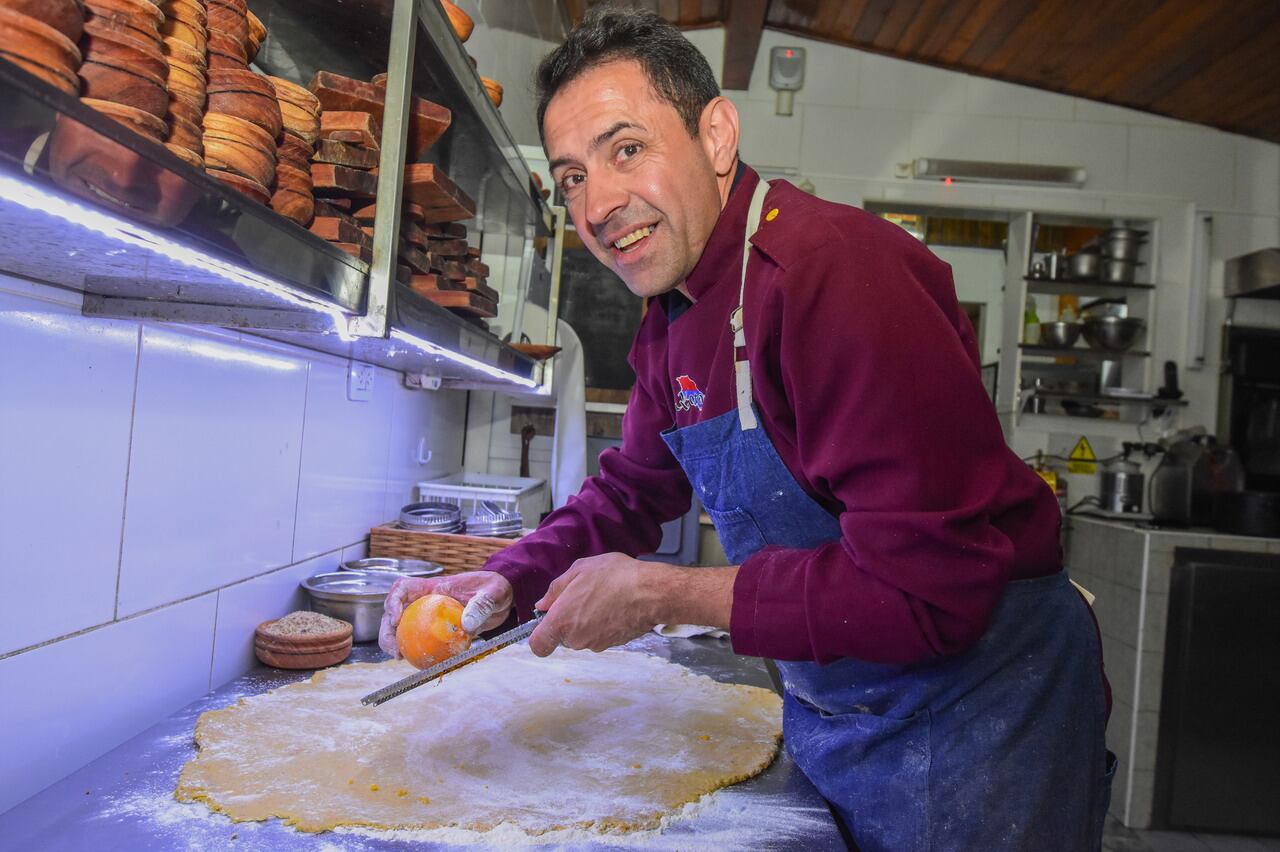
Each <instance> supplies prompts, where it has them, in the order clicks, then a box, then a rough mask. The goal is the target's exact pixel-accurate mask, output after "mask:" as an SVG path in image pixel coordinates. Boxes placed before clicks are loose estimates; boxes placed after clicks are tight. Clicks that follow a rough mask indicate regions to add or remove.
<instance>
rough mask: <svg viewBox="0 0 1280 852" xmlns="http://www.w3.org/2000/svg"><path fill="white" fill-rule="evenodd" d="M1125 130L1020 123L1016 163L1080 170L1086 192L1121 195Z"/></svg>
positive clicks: (1080, 124) (1061, 123)
mask: <svg viewBox="0 0 1280 852" xmlns="http://www.w3.org/2000/svg"><path fill="white" fill-rule="evenodd" d="M1128 157H1129V128H1128V127H1126V126H1124V125H1118V124H1097V123H1094V124H1090V123H1086V122H1071V121H1045V120H1039V119H1024V120H1023V121H1021V122H1020V123H1019V126H1018V161H1019V162H1022V163H1040V164H1044V165H1054V166H1083V167H1084V168H1086V169H1088V172H1089V176H1088V179H1087V180H1086V182H1085V187H1084V188H1085V189H1086V190H1087V191H1089V192H1107V191H1110V192H1123V191H1124V188H1125V175H1126V172H1127V168H1128Z"/></svg>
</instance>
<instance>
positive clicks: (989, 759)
mask: <svg viewBox="0 0 1280 852" xmlns="http://www.w3.org/2000/svg"><path fill="white" fill-rule="evenodd" d="M767 189H768V184H767V183H766V182H765V181H763V180H762V181H760V184H759V186H758V187H757V188H756V195H755V197H754V198H753V199H752V205H751V212H750V214H749V217H748V220H747V222H748V234H747V237H748V239H749V238H750V236H751V234H752V233H754V230H755V225H756V223H758V222H759V221H760V210H761V207H762V205H763V203H764V195H765V193H766V192H767ZM749 256H750V243H749V242H746V243H744V248H743V272H742V278H743V282H742V286H743V289H744V291H745V286H746V265H747V259H748V258H749ZM730 326H731V328H732V330H733V333H734V344H735V346H736V347H737V351H738V356H737V357H740V358H742V359H743V360H741V361H738V362H737V364H736V369H735V378H736V383H737V409H736V410H733V411H729V412H726V413H725V414H723V415H720V416H719V417H715V418H712V419H710V420H706V421H704V422H702V423H697V424H695V425H692V426H687V427H685V428H682V429H675V428H674V427H673V429H672V430H670V431H668V432H667V433H665V434H664V438H665V439H666V442H667V445H668V446H669V447H670V448H671V452H672V453H673V454H674V455H675V457H676V459H677V460H678V461H679V463H680V465H681V467H683V468H684V471H685V473H686V474H687V475H688V477H689V481H690V483H691V484H692V485H693V488H694V491H695V493H696V494H697V495H698V499H700V500H701V501H702V504H703V505H704V506H705V507H706V510H707V513H708V514H709V515H710V516H711V519H712V521H713V522H714V523H715V526H716V531H717V532H718V533H719V536H720V541H721V543H722V544H723V545H724V550H725V553H726V554H727V555H728V557H729V559H730V561H731V562H733V563H734V564H740V563H741V562H743V561H744V560H745V559H746V558H747V557H749V556H751V555H752V554H753V553H755V552H756V551H757V550H759V549H760V548H762V547H764V546H766V545H780V546H783V547H790V548H814V547H817V546H819V545H822V544H825V543H827V542H830V541H835V540H837V539H839V538H840V537H841V531H840V525H839V523H838V522H837V520H836V518H835V517H833V516H832V515H831V514H830V513H828V512H827V511H826V510H825V509H824V508H823V507H822V506H821V505H819V504H818V503H817V502H816V501H814V500H813V499H812V498H811V497H810V496H809V495H808V494H806V493H805V491H804V490H803V489H802V488H801V487H800V485H799V484H798V483H797V482H796V480H795V478H794V477H793V476H792V475H791V473H790V471H788V470H787V468H786V465H785V464H784V463H783V462H782V460H781V458H779V456H778V453H777V451H776V450H775V449H774V446H773V443H772V442H771V441H770V440H769V437H768V435H766V434H765V432H764V430H763V429H761V428H759V420H758V417H757V412H756V410H755V408H754V404H753V402H752V392H751V372H750V365H749V364H748V363H747V362H746V360H745V358H746V356H745V352H746V349H745V346H746V335H745V331H744V329H743V323H742V298H741V294H740V295H739V302H738V308H737V309H736V310H735V311H734V312H733V314H732V316H731V319H730ZM1098 659H1099V648H1098V640H1097V635H1096V632H1095V629H1094V625H1093V621H1092V618H1091V617H1090V615H1089V613H1088V610H1087V605H1086V604H1085V602H1084V601H1083V599H1082V598H1081V597H1080V595H1079V594H1078V593H1077V592H1076V591H1075V589H1074V588H1073V587H1072V586H1071V584H1070V582H1069V581H1068V579H1067V576H1066V572H1065V571H1063V572H1060V573H1058V574H1055V575H1053V576H1049V577H1042V578H1037V579H1032V580H1019V581H1015V582H1012V583H1010V584H1009V585H1008V587H1007V590H1006V592H1005V595H1004V598H1003V599H1002V601H1001V602H1000V604H999V605H998V606H997V608H996V610H995V613H994V617H993V619H992V623H991V626H990V627H989V628H988V630H987V632H986V634H985V635H984V636H983V637H982V639H981V640H979V641H978V643H977V644H976V645H975V646H974V647H973V648H971V649H969V650H968V651H965V652H964V653H961V654H958V655H955V656H951V657H946V658H940V659H935V660H930V661H926V662H922V663H919V664H914V665H908V666H899V665H884V664H877V663H868V662H862V661H860V660H856V659H852V658H843V659H840V660H837V661H835V662H832V663H829V664H827V665H819V664H817V663H813V662H783V661H779V662H778V664H777V665H778V669H779V670H780V672H781V675H782V679H783V683H784V685H785V688H786V694H785V696H784V700H783V708H784V709H783V733H784V736H785V740H786V745H787V750H788V752H789V753H790V754H791V756H792V757H793V758H794V759H795V761H796V763H797V764H798V765H799V766H800V768H801V769H802V770H803V771H804V773H805V775H807V776H808V777H809V779H810V780H811V781H812V782H813V783H814V785H815V786H816V787H817V788H818V790H819V791H820V792H821V793H822V795H823V796H825V797H826V798H827V800H828V801H829V802H830V803H831V805H832V806H833V808H834V809H835V811H836V813H837V814H838V815H839V816H840V818H841V819H842V820H843V821H844V823H845V825H846V827H847V828H848V830H849V832H850V834H851V835H852V837H853V838H854V840H855V842H856V843H857V844H858V846H859V847H860V848H861V849H862V850H863V852H873V850H893V852H907V850H917V849H955V850H974V851H975V852H977V851H978V850H980V851H981V852H991V850H1004V849H1009V850H1013V849H1017V850H1023V849H1025V850H1058V849H1061V850H1072V852H1075V851H1076V850H1096V849H1099V848H1100V847H1101V842H1102V824H1103V819H1104V816H1105V814H1106V810H1107V806H1108V803H1109V799H1110V787H1111V776H1112V774H1113V773H1114V771H1115V763H1114V756H1113V755H1110V754H1109V753H1108V752H1107V751H1106V747H1105V745H1104V740H1103V731H1104V727H1105V698H1104V692H1103V686H1102V679H1101V676H1100V672H1099V666H1098Z"/></svg>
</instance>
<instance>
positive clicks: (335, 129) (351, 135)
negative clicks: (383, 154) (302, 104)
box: [320, 110, 382, 153]
mask: <svg viewBox="0 0 1280 852" xmlns="http://www.w3.org/2000/svg"><path fill="white" fill-rule="evenodd" d="M335 133H341V134H344V135H343V136H342V137H341V138H342V139H343V141H347V142H352V143H354V144H356V145H358V146H360V147H362V148H367V149H369V150H370V151H374V152H375V153H376V152H377V151H379V150H381V149H380V148H379V147H378V140H379V139H381V138H382V128H381V127H379V126H378V119H377V118H375V117H374V116H373V114H371V113H368V112H364V111H360V110H326V111H325V112H323V113H321V114H320V138H321V139H329V138H331V137H332V136H333V135H334V134H335Z"/></svg>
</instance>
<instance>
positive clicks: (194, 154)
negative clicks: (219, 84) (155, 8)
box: [160, 0, 208, 169]
mask: <svg viewBox="0 0 1280 852" xmlns="http://www.w3.org/2000/svg"><path fill="white" fill-rule="evenodd" d="M160 8H161V11H163V12H164V23H162V24H161V27H160V31H161V35H162V36H163V42H162V45H161V49H162V50H163V52H164V56H165V59H166V60H168V63H169V78H168V84H169V110H168V115H167V116H166V118H167V119H168V123H169V130H168V135H167V136H166V138H165V147H166V148H168V149H169V150H170V151H172V152H173V153H174V154H176V155H178V156H179V157H181V158H182V159H183V160H185V161H186V162H188V163H190V164H191V165H192V166H195V167H196V168H198V169H199V168H204V129H203V127H202V122H203V119H204V106H205V101H206V98H207V97H208V94H207V93H208V77H207V76H206V75H207V73H208V59H207V55H206V52H205V44H206V42H207V40H208V29H207V25H208V15H207V12H206V9H205V4H204V0H164V2H163V4H162V5H161V7H160Z"/></svg>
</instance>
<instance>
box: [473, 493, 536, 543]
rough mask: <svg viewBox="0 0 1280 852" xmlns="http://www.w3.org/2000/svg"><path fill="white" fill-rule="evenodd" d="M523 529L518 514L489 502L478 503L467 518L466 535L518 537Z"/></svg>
mask: <svg viewBox="0 0 1280 852" xmlns="http://www.w3.org/2000/svg"><path fill="white" fill-rule="evenodd" d="M523 528H524V519H523V518H522V517H521V516H520V513H519V512H517V511H513V510H510V509H506V508H503V507H502V506H501V505H500V504H498V503H494V502H492V501H490V500H485V501H483V502H481V503H478V504H477V505H476V508H475V512H474V513H473V514H472V515H471V516H470V517H469V518H467V535H479V536H491V537H494V538H498V537H500V536H513V535H519V533H520V530H521V529H523Z"/></svg>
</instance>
